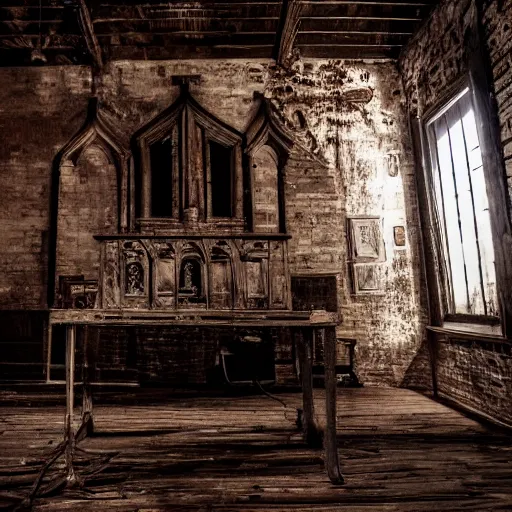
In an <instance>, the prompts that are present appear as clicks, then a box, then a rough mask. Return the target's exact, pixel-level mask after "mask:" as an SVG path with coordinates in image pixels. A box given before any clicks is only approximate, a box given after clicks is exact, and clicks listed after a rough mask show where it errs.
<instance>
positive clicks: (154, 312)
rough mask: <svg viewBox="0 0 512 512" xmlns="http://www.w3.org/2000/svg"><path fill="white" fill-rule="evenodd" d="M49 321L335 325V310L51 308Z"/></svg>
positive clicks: (197, 324) (213, 324)
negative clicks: (329, 311)
mask: <svg viewBox="0 0 512 512" xmlns="http://www.w3.org/2000/svg"><path fill="white" fill-rule="evenodd" d="M50 324H51V325H56V324H68V325H82V324H83V325H98V326H101V325H117V326H129V325H162V326H172V325H180V326H195V327H198V326H219V327H226V326H241V327H334V326H336V325H337V324H338V317H337V315H336V313H328V312H325V311H323V310H320V311H289V310H284V311H281V310H266V311H254V310H246V309H244V310H204V309H197V310H195V309H187V310H172V311H169V310H159V309H151V310H147V309H146V310H142V309H109V310H106V309H52V310H50Z"/></svg>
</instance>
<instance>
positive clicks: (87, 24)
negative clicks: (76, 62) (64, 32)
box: [78, 0, 103, 71]
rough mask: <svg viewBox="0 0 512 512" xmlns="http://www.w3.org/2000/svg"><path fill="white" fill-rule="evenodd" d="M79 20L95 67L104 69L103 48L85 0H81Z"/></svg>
mask: <svg viewBox="0 0 512 512" xmlns="http://www.w3.org/2000/svg"><path fill="white" fill-rule="evenodd" d="M78 22H79V24H80V29H81V31H82V35H83V37H84V39H85V43H86V45H87V49H88V50H89V53H90V55H91V58H92V63H93V68H95V70H96V71H101V69H103V57H102V55H101V48H100V45H99V43H98V39H97V38H96V34H95V33H94V25H93V23H92V19H91V13H90V12H89V8H88V6H87V4H86V1H85V0H79V9H78Z"/></svg>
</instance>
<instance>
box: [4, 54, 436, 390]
mask: <svg viewBox="0 0 512 512" xmlns="http://www.w3.org/2000/svg"><path fill="white" fill-rule="evenodd" d="M1 73H4V74H5V75H6V76H8V77H9V76H11V75H13V77H12V85H9V83H8V85H7V87H6V88H7V89H8V90H9V89H13V90H18V91H20V90H21V92H20V98H21V99H22V101H21V102H18V104H17V108H18V110H20V111H21V112H22V113H23V114H22V116H21V117H20V116H19V115H17V114H15V111H16V108H14V107H12V108H11V107H10V106H8V107H7V110H5V112H3V113H2V116H3V118H4V119H5V121H4V122H5V123H9V126H8V127H7V126H6V130H8V132H11V133H16V134H22V135H19V138H20V140H19V144H18V148H19V149H18V151H20V152H21V153H20V155H19V157H18V164H19V166H18V167H14V164H13V163H12V161H13V159H14V161H16V156H15V152H14V153H13V150H12V149H10V150H9V149H8V150H7V151H6V152H5V154H4V155H2V164H1V165H6V164H5V162H10V163H9V165H10V169H11V174H12V173H13V172H14V173H15V174H16V176H17V175H18V174H19V176H20V178H21V179H27V180H28V179H30V180H32V179H34V180H35V179H37V180H39V181H38V183H40V185H39V186H40V189H38V190H39V193H38V194H39V195H37V199H38V201H39V203H38V208H37V209H36V210H35V211H36V212H37V216H38V223H39V224H38V230H39V231H38V232H39V233H44V232H46V231H47V229H48V213H47V212H48V202H49V176H50V174H49V173H50V168H51V162H52V158H54V156H55V155H56V154H57V152H58V151H59V149H61V148H62V146H63V145H64V144H65V142H67V141H68V140H69V139H70V138H71V136H72V134H73V133H74V132H75V131H76V129H77V128H78V127H79V126H80V124H81V123H83V122H84V120H85V98H86V95H87V91H88V88H89V87H90V83H89V75H88V72H86V70H84V69H82V68H71V67H66V68H64V67H63V68H58V67H56V68H42V69H30V70H25V69H21V70H19V71H14V70H5V71H4V70H2V71H1ZM16 74H17V75H18V76H17V78H18V81H19V83H20V84H21V85H14V78H15V76H14V75H16ZM190 74H199V75H201V83H200V84H198V85H194V84H193V85H192V86H191V92H192V94H193V95H194V97H195V98H196V99H197V101H199V102H200V103H201V104H202V105H203V106H204V107H205V108H206V109H208V110H209V111H210V112H212V113H213V114H214V115H216V116H217V117H219V118H220V119H221V120H223V121H225V122H226V123H228V124H230V125H231V126H233V127H234V128H236V129H238V130H240V131H242V132H243V131H245V129H246V128H247V126H248V124H249V122H250V120H251V118H252V117H253V116H254V115H255V113H256V110H257V107H258V104H257V102H256V101H255V100H254V94H255V93H258V94H264V95H265V96H266V97H267V98H270V99H271V101H272V103H273V105H274V107H275V110H276V112H277V115H279V116H280V117H281V120H282V122H284V123H285V124H286V125H287V126H288V128H289V129H290V130H292V131H293V133H294V136H295V138H296V139H297V141H298V144H296V146H295V149H294V150H293V154H292V155H291V158H290V159H289V162H288V165H287V168H286V178H285V182H286V184H285V194H286V202H287V223H288V228H289V231H290V233H291V235H292V240H291V242H290V251H289V255H290V268H291V270H292V272H295V273H322V272H324V273H325V272H328V273H335V274H337V283H338V304H339V312H340V314H341V315H342V317H343V322H342V323H341V324H340V326H339V329H338V334H339V335H340V336H341V337H348V338H356V339H357V341H358V344H357V348H356V371H357V373H358V376H359V378H360V380H361V381H362V382H364V383H367V384H381V385H382V384H390V385H400V384H403V383H404V382H407V383H411V382H413V383H414V384H415V385H422V386H423V385H426V382H427V380H426V379H425V378H424V374H425V372H424V369H425V357H424V355H425V351H424V350H423V348H422V347H423V345H422V343H423V339H422V336H423V325H424V323H425V307H424V304H423V303H422V301H421V297H422V294H421V290H422V287H423V283H422V281H421V275H420V272H419V268H420V265H419V250H418V247H419V242H418V218H417V213H416V209H417V207H416V192H415V185H414V179H413V164H412V160H411V154H412V151H411V147H410V141H409V137H408V132H407V123H406V116H405V97H404V95H403V92H402V89H401V83H400V77H399V74H398V71H397V67H396V64H395V63H393V62H382V63H371V62H367V63H362V62H358V63H350V62H343V61H323V60H317V61H312V60H305V61H298V62H296V63H295V64H294V65H293V67H292V69H291V70H290V71H288V72H284V71H282V70H279V69H277V68H275V67H274V66H273V65H272V64H271V62H270V61H248V62H246V61H241V60H233V61H220V60H209V61H199V60H194V61H168V62H167V61H162V62H158V63H157V62H147V61H140V62H139V61H119V62H112V63H111V64H110V65H109V67H108V68H107V71H106V73H105V75H104V76H103V79H102V81H101V83H100V85H99V95H100V104H101V109H102V112H103V113H104V114H105V115H106V116H107V117H108V118H109V120H111V122H112V123H113V124H114V126H115V127H116V128H117V129H118V130H119V132H120V137H121V139H122V140H124V142H125V143H126V141H129V140H130V137H131V136H132V135H133V134H134V133H135V131H136V130H137V129H139V128H141V127H142V126H144V125H145V124H146V123H148V122H149V121H150V120H151V119H152V118H153V117H154V116H156V115H157V114H158V113H160V112H161V111H162V110H163V109H165V108H166V107H168V106H169V105H170V104H172V102H173V101H174V100H175V99H176V98H177V95H178V93H179V91H178V88H177V87H175V86H173V85H172V76H173V75H190ZM26 77H30V80H28V78H26ZM54 83H56V84H57V85H52V84H54ZM4 94H5V89H4ZM39 97H41V98H43V99H42V100H40V99H39ZM6 99H7V98H6ZM41 101H42V102H43V103H42V105H40V102H41ZM7 103H8V102H7ZM4 104H5V102H4ZM23 119H26V121H25V122H26V123H28V122H29V121H30V120H32V119H36V120H37V121H36V122H39V123H41V122H42V121H41V119H47V120H48V121H47V122H48V123H49V124H50V129H49V131H48V133H45V134H44V138H43V139H41V138H40V136H39V134H38V132H33V131H23V129H22V128H23V124H22V123H23V122H24V121H23ZM18 123H19V124H18ZM40 146H43V148H42V149H41V150H40V149H39V148H40ZM26 148H30V150H27V149H26ZM39 151H40V152H39ZM390 155H393V158H394V161H395V162H397V164H398V167H397V171H398V173H397V175H396V176H392V175H391V174H390V173H389V172H388V171H389V161H390ZM93 160H94V159H93ZM93 163H94V162H93ZM91 165H92V164H91ZM93 167H94V166H93ZM41 169H44V173H42V172H40V171H41ZM93 170H94V169H93ZM86 174H87V178H88V179H89V181H88V182H87V183H80V173H79V172H78V174H73V175H71V176H67V175H66V176H64V182H63V185H64V188H66V186H67V190H68V193H69V194H71V196H72V195H73V194H75V196H77V194H78V195H80V194H79V193H78V192H79V191H80V190H82V189H81V188H80V187H82V188H83V187H84V186H85V185H87V186H86V187H85V189H84V190H88V191H89V192H90V193H91V194H92V193H93V192H94V187H93V185H94V183H92V184H91V181H90V180H91V179H92V181H93V182H96V183H97V181H99V180H100V174H101V173H96V174H97V176H96V178H94V179H93V175H94V172H92V173H89V172H88V171H87V173H86ZM4 176H5V173H2V177H4ZM82 178H84V179H85V180H86V179H87V178H86V177H85V176H83V177H82ZM95 180H96V181H95ZM82 181H83V180H82ZM43 185H44V186H43ZM10 186H11V190H10V192H9V193H8V194H7V198H8V201H9V202H10V206H9V208H11V214H12V219H13V221H12V229H11V230H10V233H11V236H13V237H14V236H18V239H16V240H15V241H14V242H15V246H16V251H18V253H19V254H20V258H21V261H23V258H27V264H26V267H24V266H22V265H17V264H14V261H15V257H13V256H12V254H11V250H10V249H9V250H8V249H6V248H4V249H5V252H6V254H7V256H8V258H10V260H11V261H13V268H12V271H11V273H10V274H8V275H3V276H2V279H4V281H5V284H4V285H3V286H4V287H5V288H9V290H11V289H12V288H13V286H14V282H15V277H14V276H15V273H16V272H19V273H20V274H21V275H22V274H23V272H24V271H25V270H29V271H30V272H32V273H37V276H38V278H37V279H35V280H32V279H30V287H29V289H27V290H24V289H23V288H21V287H20V288H19V291H18V292H17V294H16V295H13V294H12V292H10V295H9V294H7V293H6V295H4V299H1V300H3V302H0V304H1V305H2V306H3V305H5V307H12V304H13V303H14V302H13V301H14V300H15V301H16V303H17V304H19V306H21V307H30V306H31V305H32V304H35V303H37V304H43V303H44V288H45V282H44V275H45V271H46V262H45V258H46V253H45V250H44V247H43V246H42V245H41V243H39V244H35V243H30V242H27V241H25V239H24V238H23V241H21V238H22V237H21V235H20V234H19V233H20V232H21V231H22V230H23V226H24V225H25V224H24V223H25V220H24V217H23V216H21V215H18V213H20V211H21V210H22V209H24V208H25V202H24V201H23V202H20V201H19V198H20V196H21V192H20V190H19V188H18V187H17V186H15V185H12V184H11V185H10ZM107 188H109V187H107ZM71 196H70V197H71ZM29 197H31V196H30V195H29ZM63 197H64V198H65V196H63ZM29 200H30V199H29V198H27V201H29ZM16 201H18V203H19V205H17V203H16ZM68 202H69V205H68V206H69V208H68V211H67V212H65V213H66V215H65V216H63V217H62V222H65V223H66V224H67V225H68V227H69V226H72V227H73V229H76V233H77V235H76V236H74V237H71V238H72V239H70V240H68V243H65V244H63V247H62V248H61V249H62V250H60V253H59V254H60V255H61V257H60V258H59V265H60V268H61V269H65V271H66V273H71V274H82V273H83V274H85V277H86V278H92V279H94V278H95V277H97V276H96V275H95V273H96V265H97V263H96V260H95V259H94V255H93V254H92V253H91V251H90V249H91V247H90V246H89V245H87V243H85V241H83V237H84V236H89V235H90V234H91V232H92V230H94V229H98V228H99V227H100V224H102V223H106V224H108V223H109V222H111V219H109V218H103V217H102V215H103V213H101V214H99V213H98V212H96V210H95V208H92V207H93V206H94V203H92V202H91V203H87V201H86V199H85V197H83V205H82V203H80V205H81V206H80V205H79V206H80V207H79V208H78V210H79V211H77V212H75V215H74V214H73V208H72V204H75V203H74V202H73V201H68ZM96 206H97V205H96ZM87 208H89V209H90V208H92V209H93V210H94V211H89V210H87V212H85V210H86V209H87ZM82 210H83V211H82ZM353 215H375V216H379V217H381V218H382V219H383V230H384V242H385V253H386V259H385V261H384V262H383V263H382V264H381V270H382V293H380V294H375V295H368V296H355V295H353V294H352V290H351V284H350V280H349V278H348V265H347V241H346V237H347V233H346V218H347V216H353ZM107 217H108V216H107ZM87 218H89V219H91V220H90V222H86V223H85V224H84V222H83V219H87ZM399 225H400V226H404V227H405V230H406V245H405V247H403V248H397V247H396V246H395V244H394V242H393V227H394V226H399ZM23 236H24V235H23ZM69 236H71V235H69ZM82 242H84V243H82ZM71 246H73V248H71ZM66 255H67V256H66ZM75 256H77V257H75ZM205 350H206V348H205ZM283 350H285V348H283Z"/></svg>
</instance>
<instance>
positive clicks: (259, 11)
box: [0, 0, 437, 66]
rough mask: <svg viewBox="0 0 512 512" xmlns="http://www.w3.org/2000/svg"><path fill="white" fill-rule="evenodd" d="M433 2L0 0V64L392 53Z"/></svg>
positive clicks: (378, 55)
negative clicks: (39, 54) (297, 54)
mask: <svg viewBox="0 0 512 512" xmlns="http://www.w3.org/2000/svg"><path fill="white" fill-rule="evenodd" d="M436 1H437V0H354V1H353V0H267V1H265V2H257V1H254V0H221V1H211V0H210V1H207V0H200V1H186V2H184V1H164V0H2V1H1V2H0V4H1V5H0V65H3V66H16V65H29V64H31V63H41V62H44V61H46V62H47V63H48V64H90V63H96V64H98V65H101V64H102V63H103V62H105V61H108V60H111V59H144V60H146V59H155V60H157V59H185V58H234V57H235V58H253V57H254V58H270V57H273V58H276V59H277V60H278V61H279V62H281V63H282V62H283V61H284V59H286V58H287V57H288V56H289V53H290V51H291V49H292V47H293V48H296V49H298V51H299V52H300V54H301V55H302V56H304V57H324V58H356V59H357V58H396V57H397V55H398V53H399V51H400V49H401V48H402V46H403V45H404V44H405V43H406V42H407V40H408V39H409V38H410V37H411V35H412V34H413V33H414V32H415V31H416V30H417V29H418V27H419V26H420V24H421V23H422V21H423V20H424V19H425V18H426V16H428V14H429V12H430V10H431V9H432V7H433V5H434V4H435V3H436ZM39 48H40V50H41V53H42V55H43V58H38V50H39Z"/></svg>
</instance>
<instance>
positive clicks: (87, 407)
mask: <svg viewBox="0 0 512 512" xmlns="http://www.w3.org/2000/svg"><path fill="white" fill-rule="evenodd" d="M82 334H83V347H84V349H83V353H84V355H83V358H84V359H83V366H82V425H81V427H80V433H79V434H78V435H77V437H78V438H79V439H82V438H83V437H86V436H87V435H88V434H92V432H93V430H94V416H93V404H92V388H91V374H90V369H89V343H88V341H89V328H88V326H87V325H85V326H84V327H83V331H82Z"/></svg>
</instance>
